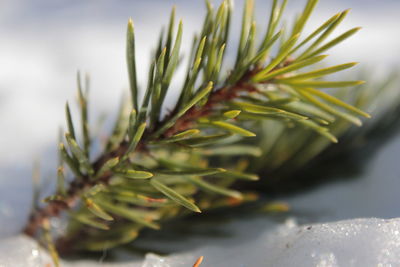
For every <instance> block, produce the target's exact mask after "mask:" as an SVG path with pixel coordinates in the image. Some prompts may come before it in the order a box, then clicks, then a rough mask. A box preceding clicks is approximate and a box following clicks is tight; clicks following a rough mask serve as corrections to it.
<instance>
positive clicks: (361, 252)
mask: <svg viewBox="0 0 400 267" xmlns="http://www.w3.org/2000/svg"><path fill="white" fill-rule="evenodd" d="M253 225H254V226H259V225H260V224H259V221H258V222H256V223H253ZM246 226H247V227H249V226H251V224H250V225H246ZM243 229H244V228H242V230H241V231H244V230H243ZM247 229H248V228H247ZM253 230H254V229H253ZM198 255H203V256H204V257H205V258H204V261H203V264H202V265H201V267H209V266H222V267H224V266H230V267H231V266H232V267H236V266H237V267H253V266H254V267H259V266H279V267H285V266H290V267H291V266H299V267H301V266H307V267H309V266H315V267H327V266H330V267H336V266H346V267H347V266H362V267H368V266H382V267H383V266H400V218H399V219H391V220H384V219H375V218H370V219H355V220H347V221H339V222H331V223H322V224H311V225H302V226H298V225H297V224H296V223H295V221H294V220H288V221H287V222H286V223H285V224H275V225H272V224H269V225H268V227H266V228H264V229H260V234H259V235H258V237H257V238H255V239H254V240H251V241H250V242H245V243H239V242H235V244H229V245H226V246H218V245H215V244H214V245H213V246H203V247H199V248H197V249H195V250H192V251H189V252H185V253H178V254H174V255H171V256H168V257H160V256H157V255H155V254H147V256H146V259H145V260H144V262H130V263H127V262H125V263H115V264H110V263H107V264H106V263H103V264H100V263H99V262H91V263H89V262H86V264H84V265H85V266H99V265H101V266H119V267H122V266H126V267H128V266H130V267H136V266H137V267H139V266H141V267H172V266H173V267H183V266H185V267H187V266H192V265H193V263H194V262H195V260H196V258H197V257H198ZM50 262H51V260H50V259H49V257H48V256H47V255H46V253H45V252H44V251H43V250H40V248H39V247H38V245H37V244H36V243H35V242H34V241H32V240H30V239H29V238H27V237H24V236H17V237H13V238H8V239H4V240H2V241H1V242H0V266H2V267H3V266H4V267H8V266H12V267H14V266H17V267H18V266H24V267H36V266H51V265H50V264H49V263H50ZM62 266H83V265H82V262H81V263H80V264H79V263H77V264H74V263H67V262H63V264H62Z"/></svg>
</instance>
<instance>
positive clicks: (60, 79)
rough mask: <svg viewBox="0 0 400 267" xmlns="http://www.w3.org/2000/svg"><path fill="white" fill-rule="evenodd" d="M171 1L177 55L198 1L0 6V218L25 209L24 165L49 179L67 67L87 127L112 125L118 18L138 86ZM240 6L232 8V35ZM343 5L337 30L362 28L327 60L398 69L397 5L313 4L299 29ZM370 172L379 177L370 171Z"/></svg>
mask: <svg viewBox="0 0 400 267" xmlns="http://www.w3.org/2000/svg"><path fill="white" fill-rule="evenodd" d="M217 2H218V1H214V3H215V5H217ZM289 2H290V3H289V6H288V9H287V15H288V17H292V16H290V15H291V14H293V13H296V12H300V11H301V10H302V6H303V4H304V2H305V1H298V0H296V1H295V0H292V1H289ZM270 3H271V1H269V0H258V1H256V5H257V9H256V10H257V14H256V15H257V20H258V22H259V24H264V25H265V24H266V23H267V21H268V15H269V6H270ZM174 4H175V5H176V6H177V15H178V16H177V17H178V18H182V19H183V21H184V38H185V40H186V41H185V42H184V47H183V49H184V50H185V49H187V48H188V46H190V41H189V40H190V38H191V37H192V35H193V33H194V32H195V31H197V30H199V29H200V27H201V23H202V18H203V15H204V13H205V7H204V2H203V1H202V0H191V1H184V0H175V1H173V0H152V1H150V0H149V1H143V0H142V1H140V0H130V1H129V0H114V1H106V0H96V1H94V0H86V1H77V0H75V1H72V0H41V1H31V0H0V202H3V200H6V199H7V202H8V203H11V204H10V205H7V206H4V205H3V206H1V203H0V209H3V212H9V213H12V212H14V210H15V207H18V210H19V211H18V214H26V212H25V211H27V210H28V209H29V202H30V195H31V192H30V189H31V178H30V177H31V174H30V173H31V167H32V162H33V160H34V159H36V158H39V159H41V165H42V169H43V172H44V174H45V175H47V176H49V177H52V176H54V175H53V174H54V173H55V155H56V142H57V141H56V140H57V132H58V128H59V126H60V125H64V104H65V102H66V101H67V100H68V101H69V102H74V101H75V92H76V82H75V75H76V72H77V70H78V69H79V70H81V71H82V72H83V73H86V72H87V73H89V74H90V76H91V96H90V111H91V118H92V121H94V122H95V121H96V117H97V116H98V115H100V114H101V113H103V112H104V113H106V114H109V115H110V116H109V117H108V119H112V118H113V116H112V115H114V114H115V112H116V107H117V105H118V103H119V100H120V98H121V96H122V94H123V92H127V86H128V79H127V72H126V63H125V30H126V23H127V20H128V18H129V17H132V18H133V20H134V22H135V29H136V39H137V51H138V55H137V57H138V62H139V63H138V72H139V82H140V84H142V85H143V84H144V82H145V79H144V77H145V76H146V75H145V74H146V72H147V71H146V69H147V66H148V61H149V55H150V51H151V49H152V48H154V44H155V43H156V39H157V35H158V32H159V30H160V29H161V26H162V25H164V24H166V23H167V21H168V17H169V12H170V9H171V7H172V6H173V5H174ZM242 4H243V1H235V9H236V13H235V14H236V15H237V16H236V19H235V23H234V25H233V26H234V27H233V32H236V33H237V32H238V24H239V22H240V15H241V6H242ZM347 8H352V11H351V13H350V14H349V16H348V18H347V19H346V20H345V22H344V24H343V27H341V28H340V29H338V30H337V32H341V31H343V29H345V28H346V29H348V28H351V27H355V26H362V27H363V30H362V31H361V32H359V33H358V34H357V35H356V36H354V37H352V38H351V39H350V40H348V41H346V42H345V43H343V44H341V45H339V46H338V47H337V48H335V49H334V50H332V51H331V52H330V54H331V57H330V60H331V62H332V63H338V62H340V63H343V62H350V61H359V62H361V63H362V64H361V66H360V67H358V68H359V69H363V68H370V69H372V70H373V72H374V73H375V72H376V73H377V75H379V73H380V74H382V73H383V72H385V71H388V70H391V69H393V68H394V67H396V66H398V63H399V58H400V57H399V56H400V52H399V50H400V49H399V48H400V37H399V29H400V18H399V15H398V13H399V11H400V1H398V0H380V1H377V0H339V1H338V0H325V1H321V3H320V4H319V6H318V8H317V10H316V12H315V13H314V16H313V17H312V19H311V21H310V23H309V25H308V30H311V29H313V28H314V27H316V26H318V24H319V23H321V22H323V21H324V20H325V19H327V18H328V17H330V16H331V15H333V14H335V13H337V12H339V11H342V10H344V9H347ZM232 37H233V38H234V37H235V36H234V35H233V36H232ZM186 51H187V50H186ZM231 51H232V50H231ZM75 117H77V116H76V114H75ZM399 151H400V142H399V141H397V142H393V145H391V146H390V154H389V155H388V156H387V157H390V159H391V160H392V161H390V163H391V164H392V165H391V166H386V165H387V164H389V163H388V161H387V160H386V161H385V164H386V165H385V168H389V169H391V170H392V172H393V174H392V175H397V174H398V173H399V172H400V167H399V166H398V164H396V162H394V159H395V158H394V157H393V156H394V155H398V152H399ZM388 153H389V152H388ZM372 173H374V175H375V176H380V174H379V171H375V172H373V171H372ZM376 178H380V177H376ZM397 178H399V179H400V177H397ZM371 190H372V189H371ZM376 210H378V207H377V209H376ZM15 216H17V215H15ZM18 216H19V215H18ZM370 216H373V214H372V215H370ZM375 216H379V214H378V215H375ZM397 216H400V213H399V214H397Z"/></svg>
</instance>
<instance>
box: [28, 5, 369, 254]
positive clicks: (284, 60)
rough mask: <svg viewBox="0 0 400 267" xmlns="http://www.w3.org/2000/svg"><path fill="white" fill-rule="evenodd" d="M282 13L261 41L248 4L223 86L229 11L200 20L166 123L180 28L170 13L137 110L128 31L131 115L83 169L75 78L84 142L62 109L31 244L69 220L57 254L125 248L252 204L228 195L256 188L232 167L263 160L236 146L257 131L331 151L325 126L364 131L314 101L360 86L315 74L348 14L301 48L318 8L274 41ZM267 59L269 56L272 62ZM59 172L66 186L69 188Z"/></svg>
mask: <svg viewBox="0 0 400 267" xmlns="http://www.w3.org/2000/svg"><path fill="white" fill-rule="evenodd" d="M286 2H287V1H282V2H280V1H277V0H275V1H273V5H272V8H271V15H270V20H269V25H268V27H267V30H266V32H265V35H264V37H263V38H262V40H261V41H260V42H258V41H257V39H256V36H255V34H256V32H257V27H256V24H255V23H254V22H253V8H254V7H253V6H254V4H253V1H251V0H249V1H246V4H245V8H244V13H243V19H242V29H241V33H240V38H239V45H238V50H237V57H236V61H235V64H234V66H233V68H232V70H230V71H229V72H228V74H227V75H225V73H226V69H228V66H225V65H226V64H225V60H224V59H225V56H226V55H225V53H226V52H225V51H226V49H225V48H226V45H227V42H228V35H229V26H230V24H231V22H230V20H231V17H232V14H231V13H232V6H231V3H230V2H229V1H223V2H222V4H221V5H220V6H219V8H218V9H216V10H214V9H213V8H212V6H211V5H210V4H209V3H207V15H206V18H205V20H204V24H203V28H202V30H201V34H200V35H199V36H198V37H195V38H194V41H193V47H192V51H191V53H190V55H191V56H190V59H189V67H188V68H187V73H186V77H185V80H184V82H183V85H182V90H181V94H180V96H179V99H178V102H177V104H176V106H175V107H174V108H173V110H172V111H171V112H170V113H169V114H168V115H166V116H165V117H162V116H161V114H162V112H161V110H162V107H163V106H164V104H165V99H166V95H167V93H168V91H169V90H170V89H171V80H172V78H173V77H174V75H175V73H176V70H177V68H178V67H179V64H180V58H181V52H180V46H181V42H182V33H183V26H182V22H180V23H179V24H178V29H177V32H176V34H174V32H175V11H174V10H173V11H172V13H171V19H170V22H169V27H168V31H167V34H166V36H164V34H163V33H161V36H160V41H159V43H158V47H157V49H156V50H155V53H154V55H153V61H152V64H151V66H150V69H149V76H148V77H149V79H148V84H147V88H146V90H145V94H144V99H143V100H142V101H141V103H139V101H138V98H137V95H138V90H139V86H138V84H137V77H136V62H135V37H134V27H133V22H132V20H129V22H128V30H127V61H128V74H129V81H130V89H131V103H130V104H131V106H132V110H131V111H130V112H129V115H126V114H125V113H124V107H121V112H120V115H119V117H118V119H117V122H116V124H115V128H114V130H113V133H112V135H111V136H110V137H109V139H108V140H107V144H106V146H105V149H104V151H103V153H102V154H101V155H100V156H99V157H98V158H97V159H96V160H94V161H91V153H90V144H91V143H92V137H91V136H90V131H89V127H88V125H89V123H88V115H87V103H88V101H87V94H86V92H83V90H82V88H81V85H80V79H79V76H78V95H79V103H80V111H81V116H80V117H81V123H80V124H81V128H82V138H81V140H80V139H79V136H77V132H76V130H75V125H74V121H73V119H72V117H71V112H70V108H69V106H68V105H67V106H66V116H67V126H68V132H67V133H66V134H65V138H64V141H63V142H62V143H61V144H60V156H61V158H60V166H59V168H58V188H57V193H56V194H55V195H54V196H51V197H48V198H46V201H47V202H48V203H47V204H46V205H44V206H42V207H39V208H36V209H34V210H33V211H32V215H31V217H30V220H29V222H28V223H27V225H26V227H25V229H24V232H25V233H26V234H28V235H30V236H38V235H40V229H42V228H43V227H42V226H43V225H48V221H49V220H50V219H51V218H52V217H57V216H60V214H61V213H62V212H68V213H69V217H70V219H69V220H70V221H69V227H68V229H67V231H66V234H65V236H64V237H62V238H60V239H59V241H58V242H57V244H58V249H59V250H62V251H66V250H71V249H73V250H103V249H106V248H111V247H114V246H117V245H120V244H124V243H127V242H130V241H132V240H133V239H135V238H136V237H137V235H138V232H139V231H140V230H141V229H142V228H144V227H148V228H153V229H158V228H159V227H160V226H159V224H158V223H157V222H158V221H161V222H162V221H165V220H168V219H169V218H172V217H178V216H183V215H185V214H187V213H188V212H190V211H194V212H200V211H201V210H203V209H212V208H217V207H223V206H232V205H236V204H239V203H242V202H244V201H249V200H253V199H254V198H255V196H254V194H252V193H247V192H243V193H240V192H238V191H236V190H233V189H232V186H233V185H234V184H235V183H236V181H237V180H247V181H249V180H252V181H253V180H257V179H258V177H257V176H256V175H254V174H251V173H247V172H246V166H247V163H246V162H245V161H242V162H240V163H237V162H236V161H235V160H232V158H231V157H235V156H238V155H251V156H252V157H257V156H262V157H261V158H263V156H264V155H265V153H266V151H267V150H266V149H264V147H263V146H261V148H263V150H262V151H260V149H259V148H257V147H254V146H252V145H243V143H245V142H246V141H245V140H251V138H252V137H253V138H254V136H256V133H255V132H260V131H259V129H258V126H260V125H264V122H265V121H267V122H271V121H278V122H279V123H282V125H283V128H282V132H281V133H283V134H286V130H287V131H290V128H292V127H293V126H298V127H296V129H299V128H301V129H303V128H307V129H309V130H311V131H313V132H314V133H316V134H318V135H319V136H321V137H323V138H325V139H326V140H328V141H327V142H337V139H336V137H335V136H334V135H333V134H332V133H331V131H330V125H332V124H334V123H336V121H337V120H338V119H339V118H340V119H341V120H345V121H348V122H350V123H353V124H355V125H361V120H360V119H359V117H360V116H363V117H369V115H368V114H367V113H365V112H363V111H361V110H360V109H358V108H356V107H354V106H352V105H349V104H346V103H345V102H343V101H341V100H339V98H336V97H334V96H332V95H329V94H327V93H326V92H325V91H322V90H320V88H341V87H350V86H355V85H358V84H361V83H362V82H361V81H322V80H321V78H323V77H325V76H327V75H330V74H333V73H337V72H339V71H342V70H345V69H348V68H351V67H353V66H354V65H355V63H347V64H342V65H338V66H333V67H328V68H319V67H318V66H317V63H319V62H321V61H322V60H323V59H324V58H325V57H326V56H325V55H321V53H322V52H325V51H326V50H327V49H329V48H331V47H332V46H334V45H336V44H338V43H340V42H341V41H343V40H345V39H346V38H348V37H349V36H351V35H352V34H354V33H355V32H356V31H358V28H354V29H352V30H350V31H347V32H345V33H344V34H342V35H339V36H338V37H336V38H334V39H332V40H331V41H329V42H327V43H324V41H325V40H326V38H327V37H328V36H330V35H331V34H332V31H333V29H334V28H335V27H336V26H337V25H338V24H340V22H341V21H342V20H343V18H344V17H345V16H346V15H347V13H348V11H344V12H341V13H339V14H337V15H335V16H333V17H332V18H330V19H329V20H328V21H326V22H325V23H324V24H323V25H321V26H320V27H319V28H317V29H316V30H315V31H314V32H312V33H311V34H310V35H308V36H306V37H305V38H304V39H303V40H302V41H301V42H300V39H301V33H302V31H303V28H304V27H305V25H306V22H307V21H308V19H309V17H310V15H311V13H312V10H313V9H314V7H315V5H316V3H317V1H316V0H309V1H308V2H307V4H306V6H305V9H304V11H303V13H302V15H301V16H299V17H298V19H297V20H296V21H295V24H294V25H293V30H292V32H291V33H290V34H289V35H288V36H287V38H285V37H284V35H283V34H282V33H283V32H284V29H280V30H279V31H277V29H278V28H279V27H280V20H281V18H282V14H283V11H284V9H285V6H286ZM317 37H318V38H317ZM315 38H316V40H315ZM278 41H280V44H279V42H278ZM274 48H276V49H277V52H276V53H275V54H274V55H272V53H271V51H273V50H274ZM303 50H304V51H303ZM303 69H306V70H305V71H304V70H303ZM273 131H275V129H273V128H270V127H268V128H266V129H265V131H264V132H262V133H261V134H262V137H263V140H265V141H264V142H270V141H271V137H270V136H269V135H270V134H271V133H272V132H273ZM291 132H292V131H291ZM299 132H302V131H299ZM296 133H297V130H296V131H294V134H296ZM264 136H265V137H264ZM81 144H82V145H81ZM301 144H302V145H306V143H305V142H302V143H301ZM293 151H296V150H295V148H294V150H293ZM218 155H220V156H221V155H223V157H222V156H221V157H219V161H220V163H221V165H216V164H215V162H216V161H214V159H215V157H216V156H218ZM228 159H229V160H228ZM213 161H214V162H213ZM64 165H67V166H68V167H69V169H70V172H71V173H72V174H73V175H74V176H75V177H74V178H73V179H72V181H71V182H70V183H69V184H68V185H67V186H65V180H64V176H65V171H64ZM221 167H223V168H221ZM78 237H79V239H80V242H78V240H77V238H78ZM82 237H84V239H82ZM47 240H49V239H48V238H47ZM48 247H52V246H48Z"/></svg>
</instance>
